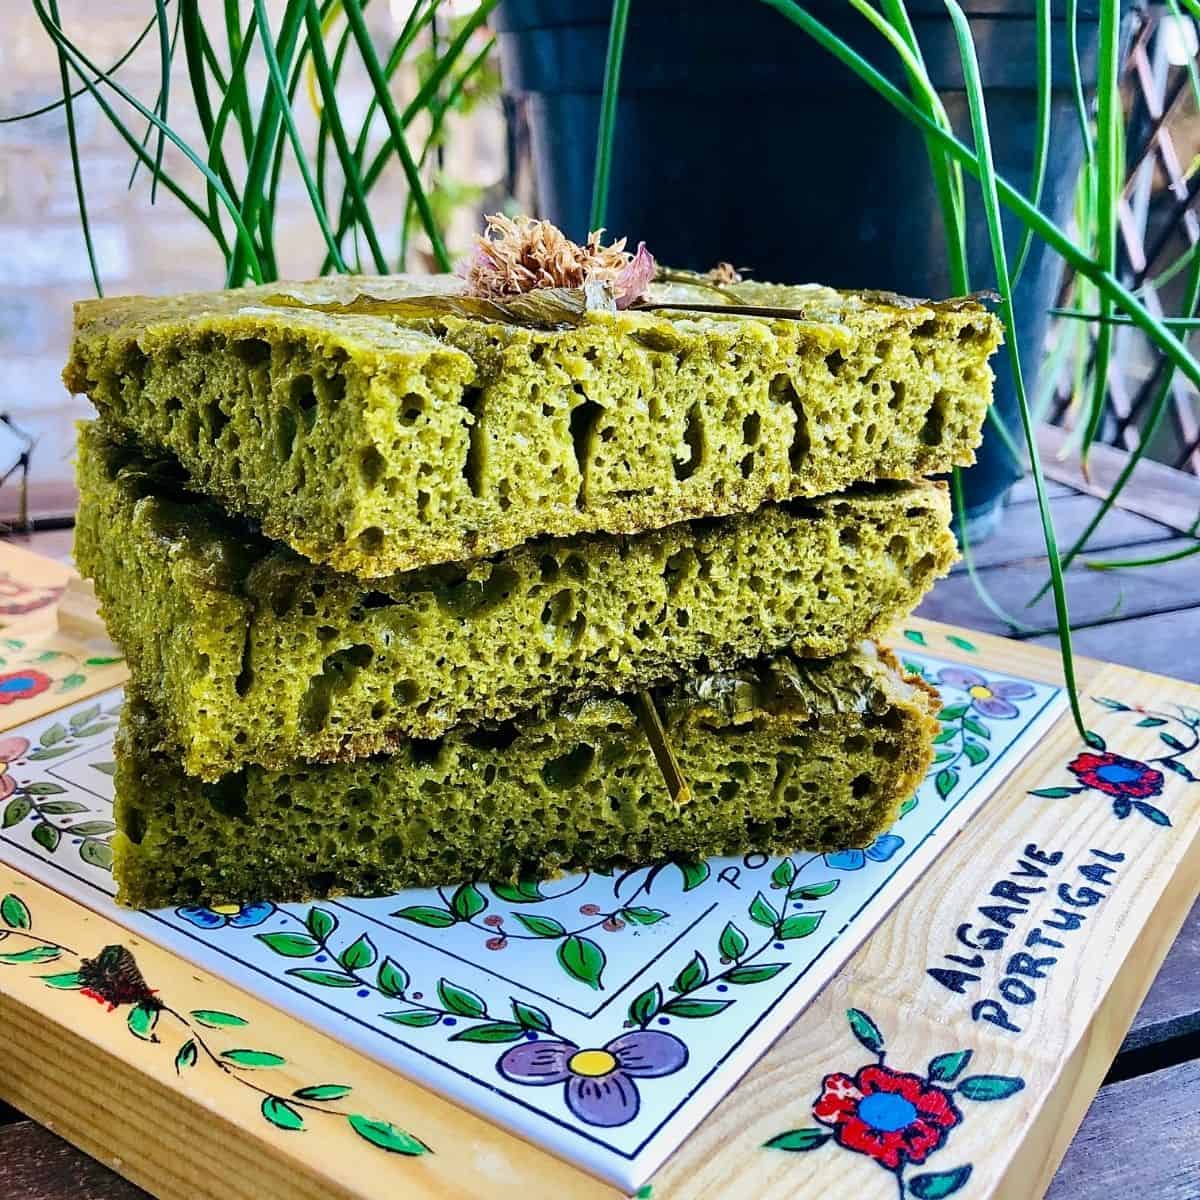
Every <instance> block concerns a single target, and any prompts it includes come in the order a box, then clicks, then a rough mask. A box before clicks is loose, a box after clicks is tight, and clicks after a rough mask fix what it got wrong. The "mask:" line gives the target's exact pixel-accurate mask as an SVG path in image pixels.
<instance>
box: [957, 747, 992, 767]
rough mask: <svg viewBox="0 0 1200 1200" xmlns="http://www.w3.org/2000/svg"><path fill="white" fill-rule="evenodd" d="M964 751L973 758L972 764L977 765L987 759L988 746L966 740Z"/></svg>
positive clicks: (968, 756)
mask: <svg viewBox="0 0 1200 1200" xmlns="http://www.w3.org/2000/svg"><path fill="white" fill-rule="evenodd" d="M963 753H964V754H966V756H967V758H969V759H970V760H971V765H972V766H976V767H977V766H979V764H980V763H981V762H986V761H987V757H988V748H987V747H986V746H981V745H980V744H979V743H978V742H964V743H963Z"/></svg>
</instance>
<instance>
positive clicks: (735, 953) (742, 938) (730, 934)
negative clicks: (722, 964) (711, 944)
mask: <svg viewBox="0 0 1200 1200" xmlns="http://www.w3.org/2000/svg"><path fill="white" fill-rule="evenodd" d="M749 945H750V939H749V938H747V937H746V935H745V934H744V933H743V932H742V931H741V930H740V929H739V928H738V927H737V926H736V925H735V924H734V923H733V922H732V921H730V922H729V923H728V924H727V925H726V926H725V928H724V929H722V930H721V938H720V941H718V943H717V948H718V949H719V950H720V951H721V954H722V955H723V956H724V957H725V958H729V959H737V958H741V957H742V955H743V954H745V953H746V947H747V946H749Z"/></svg>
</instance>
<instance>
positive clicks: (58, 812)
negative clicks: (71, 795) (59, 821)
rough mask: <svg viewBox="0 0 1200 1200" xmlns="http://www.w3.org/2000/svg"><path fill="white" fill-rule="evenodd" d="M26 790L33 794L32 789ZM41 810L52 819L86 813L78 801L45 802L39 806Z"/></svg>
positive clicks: (84, 807)
mask: <svg viewBox="0 0 1200 1200" xmlns="http://www.w3.org/2000/svg"><path fill="white" fill-rule="evenodd" d="M26 790H27V791H29V792H30V793H32V792H33V788H32V787H31V788H28V789H26ZM59 790H60V791H61V790H62V789H61V788H60V789H59ZM41 809H42V812H43V813H48V814H49V815H50V816H52V817H65V816H69V815H70V814H71V813H78V812H87V805H86V804H80V803H79V801H78V800H47V801H46V802H45V804H43V805H41Z"/></svg>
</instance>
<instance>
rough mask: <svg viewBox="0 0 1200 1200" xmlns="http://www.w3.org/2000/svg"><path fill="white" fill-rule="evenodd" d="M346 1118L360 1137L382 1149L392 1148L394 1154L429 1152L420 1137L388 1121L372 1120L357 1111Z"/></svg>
mask: <svg viewBox="0 0 1200 1200" xmlns="http://www.w3.org/2000/svg"><path fill="white" fill-rule="evenodd" d="M346 1120H347V1121H349V1122H350V1128H351V1129H353V1130H354V1132H355V1133H357V1134H358V1136H359V1137H361V1138H365V1139H366V1140H367V1141H368V1142H370V1143H371V1144H372V1145H373V1146H378V1147H379V1148H380V1149H381V1150H390V1151H392V1153H393V1154H407V1155H410V1156H414V1155H417V1154H427V1153H428V1152H429V1147H428V1146H427V1145H425V1143H424V1142H423V1141H421V1139H420V1138H415V1137H413V1135H412V1134H411V1133H405V1131H404V1130H403V1129H398V1128H397V1127H396V1126H395V1125H392V1124H390V1123H389V1122H387V1121H372V1120H371V1119H370V1118H368V1117H360V1116H359V1115H358V1114H357V1113H351V1114H350V1116H348V1117H347V1118H346Z"/></svg>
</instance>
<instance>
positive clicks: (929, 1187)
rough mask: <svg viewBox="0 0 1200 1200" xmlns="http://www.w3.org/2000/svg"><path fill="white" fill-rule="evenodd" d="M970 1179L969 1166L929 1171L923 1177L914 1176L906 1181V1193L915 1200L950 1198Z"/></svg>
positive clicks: (968, 1164)
mask: <svg viewBox="0 0 1200 1200" xmlns="http://www.w3.org/2000/svg"><path fill="white" fill-rule="evenodd" d="M970 1178H971V1164H970V1163H967V1164H966V1165H965V1166H962V1167H954V1168H953V1169H952V1170H950V1171H930V1172H928V1173H927V1174H925V1175H914V1176H913V1177H912V1178H911V1179H910V1180H909V1181H908V1191H909V1194H910V1195H912V1196H916V1198H917V1200H941V1198H942V1197H943V1196H950V1195H953V1193H955V1192H957V1191H958V1189H959V1188H960V1187H962V1186H963V1184H965V1183H966V1182H967V1180H968V1179H970Z"/></svg>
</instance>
